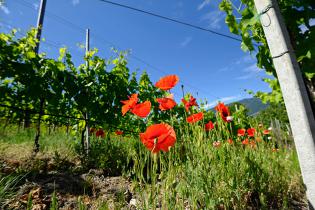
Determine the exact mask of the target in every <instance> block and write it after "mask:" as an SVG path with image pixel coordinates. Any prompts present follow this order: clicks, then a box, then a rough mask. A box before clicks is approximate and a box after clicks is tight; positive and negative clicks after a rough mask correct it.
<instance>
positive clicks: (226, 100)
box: [204, 95, 241, 109]
mask: <svg viewBox="0 0 315 210" xmlns="http://www.w3.org/2000/svg"><path fill="white" fill-rule="evenodd" d="M240 98H241V95H236V96H227V97H223V98H219V99H217V100H215V101H212V102H210V103H208V104H206V105H205V106H204V108H205V109H210V108H212V107H214V106H215V105H217V104H218V102H223V103H229V102H232V101H235V100H237V99H240Z"/></svg>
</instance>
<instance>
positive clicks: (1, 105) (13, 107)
mask: <svg viewBox="0 0 315 210" xmlns="http://www.w3.org/2000/svg"><path fill="white" fill-rule="evenodd" d="M0 107H4V108H9V109H14V110H19V111H21V112H29V113H30V114H34V115H35V114H41V115H46V116H52V117H60V118H67V119H74V120H83V121H88V122H91V123H95V124H102V123H104V122H101V121H97V120H91V119H85V118H83V117H74V116H66V115H58V114H50V113H45V110H43V113H40V112H39V111H36V110H35V109H22V108H19V107H16V106H10V105H5V104H0ZM0 118H1V116H0ZM35 119H38V118H35ZM59 122H60V121H59ZM107 126H108V127H109V128H114V129H119V130H121V131H123V132H124V133H130V134H137V135H138V134H139V133H137V132H134V131H130V130H127V129H124V128H119V127H117V126H113V125H107Z"/></svg>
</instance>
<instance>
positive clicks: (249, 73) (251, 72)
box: [235, 64, 262, 80]
mask: <svg viewBox="0 0 315 210" xmlns="http://www.w3.org/2000/svg"><path fill="white" fill-rule="evenodd" d="M261 71H262V69H260V68H258V67H257V66H256V64H252V65H250V66H248V67H246V68H245V69H244V70H243V71H242V72H244V73H246V74H245V75H243V76H239V77H236V78H235V79H237V80H245V79H249V78H252V77H254V76H256V75H257V73H258V72H261Z"/></svg>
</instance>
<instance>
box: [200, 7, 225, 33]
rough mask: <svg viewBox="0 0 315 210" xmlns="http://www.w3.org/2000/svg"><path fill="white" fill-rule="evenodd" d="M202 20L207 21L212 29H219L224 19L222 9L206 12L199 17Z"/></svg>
mask: <svg viewBox="0 0 315 210" xmlns="http://www.w3.org/2000/svg"><path fill="white" fill-rule="evenodd" d="M201 20H202V21H207V22H208V24H209V25H208V26H209V27H210V28H212V29H220V28H221V22H222V20H224V13H223V12H222V11H219V10H216V11H211V12H209V13H206V14H205V15H204V16H202V17H201Z"/></svg>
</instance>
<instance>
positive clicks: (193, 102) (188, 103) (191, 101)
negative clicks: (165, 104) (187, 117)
mask: <svg viewBox="0 0 315 210" xmlns="http://www.w3.org/2000/svg"><path fill="white" fill-rule="evenodd" d="M182 102H183V104H184V105H185V109H186V111H187V112H188V111H189V108H190V107H192V106H198V104H197V102H196V98H194V97H193V96H190V98H189V101H186V100H185V99H184V98H183V99H182Z"/></svg>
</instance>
